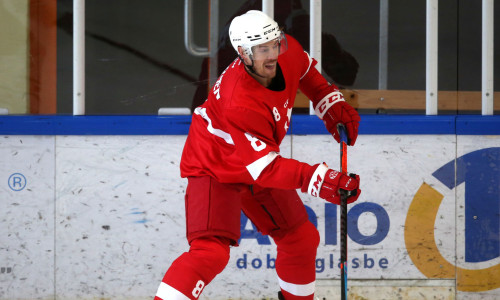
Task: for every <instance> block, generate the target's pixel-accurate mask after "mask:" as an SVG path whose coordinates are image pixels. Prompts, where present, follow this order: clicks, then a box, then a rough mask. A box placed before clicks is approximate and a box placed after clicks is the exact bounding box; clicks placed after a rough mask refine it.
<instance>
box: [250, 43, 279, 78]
mask: <svg viewBox="0 0 500 300" xmlns="http://www.w3.org/2000/svg"><path fill="white" fill-rule="evenodd" d="M252 52H253V61H254V65H253V66H254V70H255V73H257V74H258V75H260V76H262V77H264V78H269V79H272V78H274V76H276V65H277V63H278V55H279V54H280V43H279V41H278V39H275V40H272V41H269V42H267V43H264V44H260V45H257V46H254V47H252Z"/></svg>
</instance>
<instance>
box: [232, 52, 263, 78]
mask: <svg viewBox="0 0 500 300" xmlns="http://www.w3.org/2000/svg"><path fill="white" fill-rule="evenodd" d="M238 57H239V58H240V60H241V62H242V63H243V65H244V66H245V67H246V68H247V69H248V70H249V71H250V72H251V73H252V74H255V75H256V76H259V77H260V78H265V77H264V76H262V75H260V74H258V73H257V72H255V68H254V61H253V59H252V58H251V57H249V58H250V60H251V61H252V64H251V65H247V64H246V63H245V60H244V59H243V58H242V57H241V55H238Z"/></svg>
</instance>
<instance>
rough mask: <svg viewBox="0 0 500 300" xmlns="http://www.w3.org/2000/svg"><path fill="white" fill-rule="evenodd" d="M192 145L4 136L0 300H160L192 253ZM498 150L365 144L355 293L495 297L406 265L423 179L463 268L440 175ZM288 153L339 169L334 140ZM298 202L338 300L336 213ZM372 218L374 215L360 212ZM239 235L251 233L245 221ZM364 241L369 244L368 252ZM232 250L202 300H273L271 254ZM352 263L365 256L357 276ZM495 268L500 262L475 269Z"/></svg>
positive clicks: (322, 288) (246, 243) (289, 146)
mask: <svg viewBox="0 0 500 300" xmlns="http://www.w3.org/2000/svg"><path fill="white" fill-rule="evenodd" d="M185 139H186V136H56V137H53V136H52V137H50V136H8V137H1V144H0V154H2V164H1V166H0V178H2V179H1V182H0V191H1V192H2V212H3V213H2V215H1V218H0V220H1V221H0V222H1V224H0V226H1V227H0V228H1V229H0V230H1V237H2V238H1V243H0V261H2V265H1V267H2V268H6V269H5V272H4V273H2V274H0V299H17V298H19V299H20V298H28V299H34V298H40V299H46V298H53V297H54V294H55V295H57V299H95V298H113V299H152V298H153V296H154V294H155V292H156V289H157V287H158V285H159V283H160V281H161V279H162V277H163V275H164V273H165V271H166V269H167V268H168V266H169V264H170V263H171V262H172V261H173V260H174V259H175V258H176V257H177V256H178V255H180V254H181V253H182V252H183V251H186V250H187V249H188V246H187V242H186V241H185V238H184V235H185V227H184V191H185V187H186V180H185V179H181V178H180V176H179V161H180V156H181V153H182V148H183V144H184V141H185ZM478 140H479V141H480V143H478ZM499 145H500V139H499V137H498V136H494V137H481V136H473V137H472V136H455V135H362V136H360V137H359V138H358V141H357V143H356V146H355V147H354V148H351V147H350V148H349V151H348V155H349V170H350V171H352V172H356V173H358V174H360V175H361V182H362V190H363V191H362V195H361V197H360V199H359V200H358V202H356V203H355V204H352V205H350V206H349V208H350V210H351V212H352V213H353V215H355V216H356V217H358V222H357V229H358V233H357V236H355V239H354V240H353V239H352V238H351V239H349V260H350V266H349V279H350V280H351V281H350V283H349V284H350V287H352V288H351V290H350V291H351V293H356V295H358V296H364V297H369V296H370V295H372V296H373V295H374V293H375V291H380V297H382V298H379V299H384V297H385V299H390V298H391V297H392V296H395V297H396V296H398V295H400V296H401V295H403V294H398V293H403V292H404V293H406V294H405V295H412V294H418V293H424V295H427V296H428V297H429V298H432V297H436V299H497V298H500V290H499V289H496V290H492V291H484V292H481V293H468V292H460V291H456V289H455V279H454V278H448V279H441V280H436V279H433V280H428V279H427V277H426V276H425V275H424V274H422V272H421V271H420V270H419V269H418V268H417V267H416V266H415V265H414V263H413V262H412V260H411V259H410V257H409V256H408V251H407V249H406V245H405V235H404V230H405V228H404V227H405V220H406V217H407V212H408V209H409V206H410V204H411V203H412V201H413V198H414V196H415V194H416V192H417V190H418V189H419V188H420V187H421V185H422V184H423V183H424V182H425V183H427V184H429V185H430V186H431V187H432V188H433V189H435V190H437V191H438V192H439V193H441V194H442V195H443V196H444V198H443V202H442V203H441V206H440V207H439V211H438V214H437V218H436V223H435V224H434V226H435V239H436V244H437V245H438V247H439V251H440V253H441V255H442V256H443V257H444V258H445V259H446V260H448V261H449V262H450V263H452V264H459V265H461V266H463V263H461V262H460V261H456V259H455V252H456V249H455V245H456V244H457V243H458V245H460V243H463V232H461V231H460V230H457V229H456V228H457V226H456V222H460V218H458V220H457V221H456V213H455V211H456V207H457V206H459V205H458V204H457V203H463V199H460V197H462V198H463V195H462V194H461V193H460V190H459V189H458V188H457V190H456V191H455V190H450V189H448V188H446V187H445V186H443V184H442V183H441V182H439V181H438V180H437V179H436V178H435V177H433V176H432V173H433V172H434V171H436V170H437V169H439V168H440V167H441V166H443V165H444V164H446V163H448V162H450V161H452V160H454V159H455V157H456V155H457V152H458V156H461V155H463V154H464V153H468V152H470V151H474V150H477V149H482V148H487V147H498V146H499ZM282 153H283V155H284V156H288V157H290V155H291V154H292V153H293V158H296V159H299V160H302V161H305V162H308V163H311V164H313V163H318V162H322V161H325V162H326V163H328V164H329V165H330V166H331V167H333V168H335V169H338V164H339V158H338V157H339V146H338V144H336V143H335V142H334V141H333V140H332V138H331V137H330V136H326V135H308V136H297V135H294V136H287V138H286V140H285V142H284V144H283V147H282ZM14 173H20V174H23V175H24V176H25V177H26V179H27V180H26V182H27V184H26V187H25V188H24V189H23V190H21V191H14V190H12V188H10V187H9V185H8V184H7V182H8V178H9V177H10V176H11V175H12V174H14ZM2 182H3V184H2ZM456 192H457V197H458V199H455V197H456V196H455V193H456ZM301 197H302V199H303V200H304V203H305V204H306V205H307V206H308V207H309V208H310V209H311V211H312V212H313V213H314V214H315V215H316V216H317V224H318V229H319V232H320V235H321V238H322V241H321V244H320V247H319V249H318V259H319V260H318V264H317V276H318V278H319V279H320V280H318V284H317V285H318V287H317V296H318V297H320V298H321V297H325V298H326V299H337V297H338V293H337V291H339V290H340V287H339V284H338V278H339V273H340V272H339V269H338V267H337V265H336V263H337V262H338V261H337V260H338V256H339V247H338V245H337V244H336V242H335V241H334V240H332V238H333V237H335V231H334V230H332V229H331V227H328V226H330V225H332V224H331V223H329V222H332V221H334V220H335V218H334V217H333V216H332V213H333V211H332V206H331V204H328V205H330V206H328V205H327V206H325V202H324V201H323V200H320V199H314V198H312V197H308V196H306V195H303V194H301ZM355 207H357V208H355ZM369 209H375V210H376V213H375V214H374V213H370V212H366V211H365V210H369ZM356 210H358V211H357V215H356V214H355V212H356ZM325 211H328V213H329V214H328V215H327V216H326V219H325ZM360 212H361V213H360ZM384 212H385V214H386V216H387V217H388V220H389V221H388V223H387V224H386V225H388V226H385V227H384V228H380V227H383V226H379V224H378V222H377V220H379V221H380V220H383V217H384ZM339 218H340V217H339V216H338V219H339ZM326 222H328V224H327V225H325V224H326ZM384 222H385V221H384ZM245 229H246V230H252V227H251V225H250V224H249V223H248V224H247V226H246V227H245ZM377 229H379V230H380V231H381V232H377V231H376V230H377ZM462 230H463V229H462ZM456 231H457V232H458V234H457V233H456ZM374 237H376V238H375V239H374ZM369 238H371V243H372V244H363V243H366V240H367V239H369ZM327 239H328V240H329V242H328V243H327V242H326V240H327ZM377 239H378V240H377ZM337 240H338V237H337ZM271 243H272V242H271ZM231 251H232V252H231V259H230V261H229V264H228V267H227V268H226V270H224V271H223V272H222V273H221V274H220V275H219V276H218V277H217V278H216V279H215V280H214V282H212V284H210V285H209V286H208V287H206V288H205V291H204V293H203V296H202V297H201V298H200V299H228V298H230V297H231V298H233V299H263V298H276V293H277V291H278V284H277V278H276V275H275V272H274V270H273V269H272V268H267V266H269V267H272V265H273V261H272V259H273V258H275V257H276V256H275V255H276V253H275V249H274V244H271V245H261V244H259V243H258V242H257V240H256V239H242V241H241V246H240V247H238V248H232V250H231ZM330 255H333V259H334V262H333V263H330ZM245 257H246V265H245V264H244V262H245V261H244V258H245ZM352 259H358V260H357V261H356V263H357V264H358V267H357V268H354V264H355V263H354V262H352V261H351V260H352ZM322 260H323V261H322ZM497 264H499V261H498V259H497V260H493V261H490V262H486V263H482V264H480V267H481V268H484V267H489V266H493V265H497ZM244 266H246V268H244ZM7 267H8V268H10V269H7ZM472 267H473V266H472ZM8 270H10V272H9V273H7V271H8ZM331 279H335V280H331ZM380 279H390V280H380ZM391 284H392V285H391ZM380 286H383V288H380ZM382 291H383V292H382ZM398 291H402V292H398ZM369 299H371V298H369Z"/></svg>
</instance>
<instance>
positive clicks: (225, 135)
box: [194, 107, 234, 145]
mask: <svg viewBox="0 0 500 300" xmlns="http://www.w3.org/2000/svg"><path fill="white" fill-rule="evenodd" d="M194 113H195V114H197V115H199V116H201V117H202V118H203V119H205V121H207V123H208V125H207V130H208V132H210V133H211V134H213V135H215V136H218V137H220V138H222V139H224V141H226V143H228V144H230V145H234V141H233V138H232V137H231V135H230V134H229V133H227V132H225V131H222V130H220V129H216V128H214V127H213V126H212V120H211V119H210V117H209V116H208V114H207V109H206V108H202V107H197V108H196V109H195V110H194Z"/></svg>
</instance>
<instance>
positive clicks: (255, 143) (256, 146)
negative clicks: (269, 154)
mask: <svg viewBox="0 0 500 300" xmlns="http://www.w3.org/2000/svg"><path fill="white" fill-rule="evenodd" d="M245 137H246V138H247V139H248V140H249V141H250V145H252V148H253V150H255V151H257V152H259V151H261V150H263V149H264V148H266V146H267V145H266V143H264V142H263V141H261V140H259V139H258V138H256V137H254V136H253V135H251V134H250V133H248V132H245Z"/></svg>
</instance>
